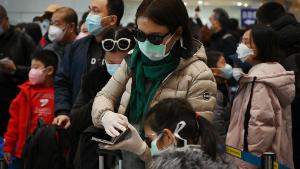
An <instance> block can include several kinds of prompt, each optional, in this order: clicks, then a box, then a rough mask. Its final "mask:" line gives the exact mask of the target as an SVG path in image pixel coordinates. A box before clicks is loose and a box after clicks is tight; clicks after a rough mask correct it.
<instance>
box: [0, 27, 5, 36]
mask: <svg viewBox="0 0 300 169" xmlns="http://www.w3.org/2000/svg"><path fill="white" fill-rule="evenodd" d="M3 33H4V29H3V27H2V26H1V25H0V35H2V34H3Z"/></svg>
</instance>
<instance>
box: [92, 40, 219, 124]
mask: <svg viewBox="0 0 300 169" xmlns="http://www.w3.org/2000/svg"><path fill="white" fill-rule="evenodd" d="M198 46H201V47H200V49H199V50H198V51H197V52H196V53H195V54H194V56H192V57H191V58H189V59H182V58H181V60H180V63H179V65H178V66H177V68H176V69H175V70H174V71H173V72H172V73H170V74H169V75H168V76H167V77H166V78H165V79H164V80H163V82H162V84H161V85H160V87H159V88H158V89H157V92H156V94H155V95H154V97H153V100H152V102H151V104H150V107H152V106H153V105H155V104H156V103H157V102H159V101H160V100H162V99H165V98H174V97H179V98H186V99H187V100H188V101H189V102H190V103H191V104H192V106H193V108H194V109H195V110H196V111H197V112H200V115H202V116H203V117H205V118H207V119H208V120H209V121H212V119H213V114H212V111H213V110H214V107H215V104H216V98H215V96H216V91H217V86H216V83H215V79H214V76H213V74H212V72H211V70H210V69H209V68H208V67H207V65H206V64H205V63H206V60H207V58H206V54H205V50H204V47H203V46H202V45H201V44H199V45H198ZM131 82H132V78H131V76H130V70H129V67H128V65H127V64H126V61H125V60H124V61H123V62H122V64H121V66H120V68H119V69H118V70H117V72H116V73H115V74H114V76H113V77H112V78H111V79H110V80H109V81H108V83H107V84H106V86H105V87H104V88H103V89H102V90H101V91H100V92H99V93H98V94H97V95H96V97H95V100H94V103H93V109H92V120H93V123H94V125H95V126H96V127H99V128H101V127H102V125H101V119H100V118H101V114H102V113H103V112H104V111H107V110H110V111H113V112H116V110H114V108H115V107H118V111H117V112H118V113H121V114H124V113H125V110H126V108H127V105H128V103H129V100H130V93H131ZM120 98H121V101H120V102H119V100H120ZM118 103H120V105H116V104H118Z"/></svg>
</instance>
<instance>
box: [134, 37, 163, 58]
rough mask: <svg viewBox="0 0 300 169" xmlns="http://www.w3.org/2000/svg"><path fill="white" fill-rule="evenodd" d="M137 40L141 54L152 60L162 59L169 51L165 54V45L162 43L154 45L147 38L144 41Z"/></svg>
mask: <svg viewBox="0 0 300 169" xmlns="http://www.w3.org/2000/svg"><path fill="white" fill-rule="evenodd" d="M137 42H138V45H139V48H140V50H141V51H142V52H143V54H144V55H145V56H147V58H148V59H150V60H152V61H159V60H163V59H164V58H165V57H167V56H168V55H169V53H167V54H166V45H163V44H160V45H154V44H152V43H151V42H149V41H148V40H145V41H144V42H140V41H137Z"/></svg>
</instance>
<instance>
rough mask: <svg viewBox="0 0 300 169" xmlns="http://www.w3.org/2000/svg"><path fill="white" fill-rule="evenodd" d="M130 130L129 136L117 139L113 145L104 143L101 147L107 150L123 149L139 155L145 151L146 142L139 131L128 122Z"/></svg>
mask: <svg viewBox="0 0 300 169" xmlns="http://www.w3.org/2000/svg"><path fill="white" fill-rule="evenodd" d="M128 128H129V130H130V136H128V137H129V138H126V139H125V140H123V141H118V142H116V143H115V144H113V145H110V144H106V145H105V146H104V147H103V148H104V149H107V150H125V151H129V152H132V153H134V154H137V155H141V154H143V153H144V152H145V150H146V148H147V144H146V143H145V142H144V141H143V139H142V138H141V137H140V134H139V132H138V131H137V130H136V129H135V128H134V127H133V126H132V125H131V124H128Z"/></svg>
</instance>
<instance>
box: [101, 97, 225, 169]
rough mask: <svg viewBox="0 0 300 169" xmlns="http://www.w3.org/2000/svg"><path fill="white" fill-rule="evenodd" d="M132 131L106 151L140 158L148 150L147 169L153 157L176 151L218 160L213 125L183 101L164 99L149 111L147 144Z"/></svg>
mask: <svg viewBox="0 0 300 169" xmlns="http://www.w3.org/2000/svg"><path fill="white" fill-rule="evenodd" d="M129 128H130V129H131V130H132V134H131V137H130V138H129V139H127V140H125V141H123V142H121V143H118V144H116V145H113V146H105V147H104V148H106V149H109V150H112V149H122V150H126V151H129V152H133V153H136V154H138V150H139V149H143V147H144V146H146V150H145V153H144V154H143V155H142V156H140V157H141V159H143V160H144V161H145V162H146V166H149V165H150V163H151V161H152V157H153V156H157V155H159V154H161V153H162V152H166V151H172V150H174V149H181V150H184V149H187V147H188V146H193V147H197V148H201V149H202V150H203V151H204V153H205V154H206V155H207V156H208V157H209V158H211V159H212V160H216V159H217V158H219V156H218V155H217V143H216V142H217V136H216V133H215V130H214V127H213V125H212V124H211V123H210V122H209V121H208V120H206V119H205V118H203V117H201V116H199V115H197V113H196V112H195V111H194V110H193V107H192V106H191V105H190V104H189V103H188V102H187V101H186V100H184V99H179V98H168V99H164V100H161V101H160V102H158V103H157V104H156V105H154V106H153V107H152V108H151V109H150V110H149V112H148V113H147V115H146V117H145V121H144V130H145V141H143V140H142V139H141V137H140V136H139V133H138V131H137V130H136V129H135V128H134V127H133V126H132V125H131V124H129Z"/></svg>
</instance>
